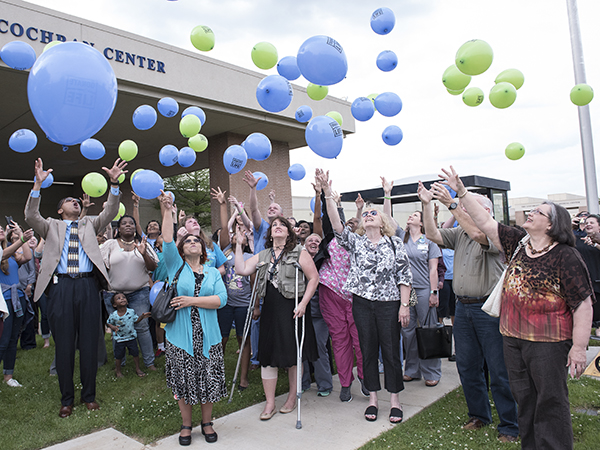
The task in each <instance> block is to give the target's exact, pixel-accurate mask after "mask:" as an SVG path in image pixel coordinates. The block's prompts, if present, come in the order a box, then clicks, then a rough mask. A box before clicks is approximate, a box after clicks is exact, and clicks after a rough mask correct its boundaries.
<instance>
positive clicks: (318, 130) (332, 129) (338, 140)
mask: <svg viewBox="0 0 600 450" xmlns="http://www.w3.org/2000/svg"><path fill="white" fill-rule="evenodd" d="M304 137H305V138H306V144H307V145H308V146H309V147H310V149H311V150H312V151H313V152H315V153H316V154H317V155H319V156H322V157H323V158H329V159H332V158H335V157H337V155H339V154H340V152H341V151H342V144H343V143H344V133H342V127H340V124H339V123H337V122H336V121H335V119H332V118H331V117H328V116H317V117H315V118H314V119H312V120H311V121H310V122H309V123H308V126H307V127H306V131H305V132H304Z"/></svg>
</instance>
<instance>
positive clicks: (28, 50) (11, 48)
mask: <svg viewBox="0 0 600 450" xmlns="http://www.w3.org/2000/svg"><path fill="white" fill-rule="evenodd" d="M0 58H2V61H4V63H5V64H6V65H7V66H8V67H11V68H13V69H17V70H27V69H30V68H31V66H33V64H34V63H35V58H36V55H35V50H34V49H33V47H32V46H31V45H29V44H28V43H27V42H23V41H12V42H9V43H8V44H5V45H4V47H2V50H0Z"/></svg>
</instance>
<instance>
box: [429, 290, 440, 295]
mask: <svg viewBox="0 0 600 450" xmlns="http://www.w3.org/2000/svg"><path fill="white" fill-rule="evenodd" d="M429 293H430V294H434V295H437V294H438V290H437V289H434V290H432V291H430V292H429Z"/></svg>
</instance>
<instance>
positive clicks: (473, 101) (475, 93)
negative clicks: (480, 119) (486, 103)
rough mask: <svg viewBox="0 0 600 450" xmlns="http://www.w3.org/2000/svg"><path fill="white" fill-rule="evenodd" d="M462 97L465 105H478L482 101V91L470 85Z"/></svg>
mask: <svg viewBox="0 0 600 450" xmlns="http://www.w3.org/2000/svg"><path fill="white" fill-rule="evenodd" d="M462 99H463V102H464V104H465V105H467V106H479V105H481V104H482V103H483V99H484V95H483V91H482V90H481V89H479V88H478V87H471V88H469V89H467V90H466V91H465V93H464V94H463V96H462Z"/></svg>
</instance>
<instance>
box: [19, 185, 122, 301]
mask: <svg viewBox="0 0 600 450" xmlns="http://www.w3.org/2000/svg"><path fill="white" fill-rule="evenodd" d="M119 198H120V195H113V194H112V193H110V190H109V194H108V201H107V202H106V206H105V207H104V209H103V210H102V212H101V213H100V215H98V216H96V217H89V216H85V217H84V218H83V219H81V220H80V221H79V226H78V234H79V242H80V243H81V246H82V247H83V250H84V251H85V253H86V255H87V256H88V258H90V261H91V262H92V264H94V266H96V268H97V269H98V270H99V271H100V273H102V275H103V276H104V278H105V279H107V280H108V274H107V273H106V268H105V267H104V261H103V260H102V255H101V254H100V248H99V247H98V241H97V240H96V235H97V234H98V233H99V232H100V231H102V230H104V228H106V226H107V225H108V224H109V223H110V222H111V221H112V219H113V218H114V217H116V215H117V214H118V212H119ZM39 207H40V197H37V198H34V197H32V196H31V195H29V198H28V199H27V204H26V205H25V222H27V224H28V225H29V226H30V227H31V228H33V230H34V231H35V232H36V233H38V234H39V235H40V236H41V237H43V238H44V239H45V240H46V245H45V247H44V256H43V257H42V261H41V266H40V272H39V274H38V277H37V282H36V284H35V295H34V297H33V300H34V301H36V302H37V301H38V299H39V298H40V296H41V295H42V293H43V292H44V291H45V290H46V286H48V283H49V282H50V279H51V278H52V274H54V272H55V270H56V267H58V263H59V262H60V256H61V254H62V250H63V247H64V245H65V236H66V234H67V224H66V223H65V222H63V221H62V220H61V219H52V218H47V219H44V218H43V217H42V216H41V215H40V210H39Z"/></svg>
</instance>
